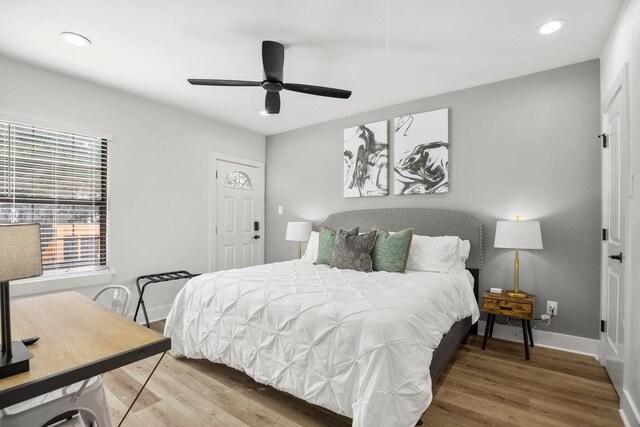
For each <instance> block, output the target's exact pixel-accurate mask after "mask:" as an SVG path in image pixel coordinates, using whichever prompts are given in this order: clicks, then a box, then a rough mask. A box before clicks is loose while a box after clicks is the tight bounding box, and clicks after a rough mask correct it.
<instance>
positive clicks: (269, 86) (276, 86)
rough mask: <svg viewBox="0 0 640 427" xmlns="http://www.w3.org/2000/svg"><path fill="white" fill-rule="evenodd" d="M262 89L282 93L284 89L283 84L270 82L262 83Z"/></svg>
mask: <svg viewBox="0 0 640 427" xmlns="http://www.w3.org/2000/svg"><path fill="white" fill-rule="evenodd" d="M262 89H264V90H266V91H267V92H280V91H281V90H282V89H283V87H282V82H270V81H269V80H265V81H263V82H262Z"/></svg>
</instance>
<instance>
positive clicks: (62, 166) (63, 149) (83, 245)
mask: <svg viewBox="0 0 640 427" xmlns="http://www.w3.org/2000/svg"><path fill="white" fill-rule="evenodd" d="M108 145H109V144H108V141H107V140H106V139H100V138H95V137H90V136H82V135H77V134H72V133H68V132H61V131H56V130H52V129H45V128H40V127H35V126H26V125H22V124H16V123H9V122H5V121H0V223H32V222H35V223H40V227H41V232H42V261H43V266H44V269H45V271H46V272H49V273H50V272H52V271H55V272H69V271H73V270H81V269H83V270H87V269H99V268H104V267H106V266H107V265H108V264H107V263H108V260H107V154H108Z"/></svg>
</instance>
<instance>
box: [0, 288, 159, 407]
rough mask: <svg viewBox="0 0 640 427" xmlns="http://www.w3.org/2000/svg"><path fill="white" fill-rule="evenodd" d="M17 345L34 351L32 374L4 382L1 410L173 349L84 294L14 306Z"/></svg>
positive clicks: (35, 299) (60, 295) (49, 297)
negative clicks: (26, 342) (28, 341)
mask: <svg viewBox="0 0 640 427" xmlns="http://www.w3.org/2000/svg"><path fill="white" fill-rule="evenodd" d="M11 327H12V329H11V331H12V334H13V337H14V339H19V338H27V337H30V336H34V335H36V336H39V337H40V340H39V341H38V342H37V343H35V344H33V345H31V346H29V351H31V353H32V354H33V359H31V364H30V370H29V371H28V372H24V373H21V374H18V375H14V376H12V377H8V378H4V379H1V380H0V408H5V407H7V406H11V405H14V404H16V403H19V402H22V401H24V400H27V399H30V398H32V397H35V396H39V395H41V394H43V393H47V392H50V391H53V390H56V389H59V388H61V387H65V386H67V385H70V384H73V383H76V382H78V381H82V380H85V379H87V378H91V377H93V376H95V375H100V374H103V373H105V372H108V371H111V370H113V369H116V368H119V367H122V366H125V365H128V364H130V363H133V362H136V361H138V360H141V359H145V358H147V357H149V356H153V355H155V354H159V353H163V352H165V351H167V350H169V349H170V348H171V340H170V339H169V338H166V337H164V336H162V335H160V334H158V333H157V332H154V331H152V330H150V329H147V328H145V327H143V326H140V325H138V324H136V323H134V322H132V321H130V320H127V319H125V318H124V317H122V316H120V315H118V314H116V313H114V312H112V311H109V310H107V309H106V308H104V307H102V306H101V305H99V304H97V303H95V302H93V301H91V300H90V299H88V298H86V297H84V296H82V295H80V294H78V293H77V292H63V293H56V294H50V295H42V296H37V297H33V298H25V299H19V300H16V301H12V302H11Z"/></svg>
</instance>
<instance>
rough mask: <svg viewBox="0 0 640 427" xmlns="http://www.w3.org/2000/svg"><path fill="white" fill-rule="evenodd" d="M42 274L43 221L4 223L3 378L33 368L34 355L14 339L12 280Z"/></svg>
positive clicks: (0, 261)
mask: <svg viewBox="0 0 640 427" xmlns="http://www.w3.org/2000/svg"><path fill="white" fill-rule="evenodd" d="M40 275H42V252H41V247H40V224H11V225H0V309H2V351H1V352H0V378H6V377H9V376H11V375H15V374H19V373H20V372H26V371H28V370H29V359H31V358H32V357H33V355H32V354H31V352H30V351H29V350H27V347H25V345H24V344H23V343H22V342H20V341H14V342H12V341H11V313H10V305H9V281H10V280H18V279H26V278H29V277H35V276H40Z"/></svg>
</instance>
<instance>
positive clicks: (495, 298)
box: [482, 292, 536, 360]
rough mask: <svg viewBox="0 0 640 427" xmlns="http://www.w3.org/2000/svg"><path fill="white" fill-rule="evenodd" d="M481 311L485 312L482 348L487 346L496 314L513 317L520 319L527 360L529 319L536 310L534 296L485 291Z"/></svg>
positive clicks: (530, 341) (530, 337)
mask: <svg viewBox="0 0 640 427" xmlns="http://www.w3.org/2000/svg"><path fill="white" fill-rule="evenodd" d="M482 312H483V313H487V314H488V316H487V325H486V327H485V329H484V340H483V341H482V349H483V350H484V349H485V347H486V346H487V338H491V337H492V336H493V325H494V323H495V322H496V315H499V314H502V315H504V316H509V317H511V318H513V319H520V320H522V336H523V337H524V354H525V357H526V359H527V360H529V344H531V347H533V334H532V333H531V320H533V315H534V313H535V312H536V296H535V295H531V294H529V295H527V296H526V297H525V298H512V297H509V296H507V294H506V293H505V292H502V293H500V294H494V293H492V292H485V293H484V295H483V296H482Z"/></svg>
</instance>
